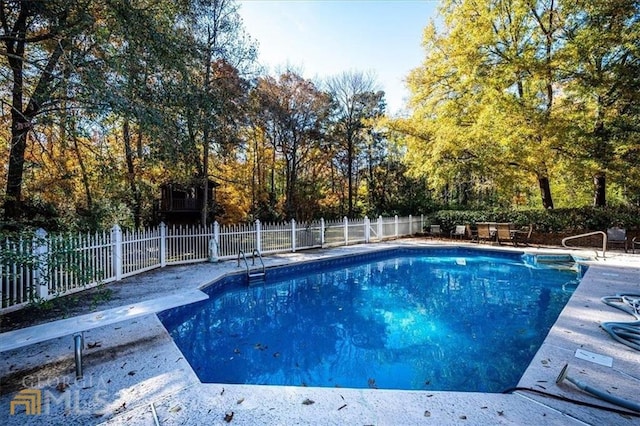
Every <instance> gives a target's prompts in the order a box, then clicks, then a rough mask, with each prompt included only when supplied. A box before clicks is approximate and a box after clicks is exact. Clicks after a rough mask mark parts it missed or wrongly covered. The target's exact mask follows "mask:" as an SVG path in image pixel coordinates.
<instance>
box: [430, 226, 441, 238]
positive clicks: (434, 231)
mask: <svg viewBox="0 0 640 426" xmlns="http://www.w3.org/2000/svg"><path fill="white" fill-rule="evenodd" d="M429 235H431V237H440V235H442V230H441V229H440V225H430V226H429Z"/></svg>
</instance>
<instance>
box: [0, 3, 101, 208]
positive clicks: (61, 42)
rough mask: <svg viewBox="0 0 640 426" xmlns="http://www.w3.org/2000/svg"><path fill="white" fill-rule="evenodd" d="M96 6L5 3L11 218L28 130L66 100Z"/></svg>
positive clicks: (1, 6)
mask: <svg viewBox="0 0 640 426" xmlns="http://www.w3.org/2000/svg"><path fill="white" fill-rule="evenodd" d="M91 11H92V2H91V1H88V0H87V1H78V2H67V1H64V0H51V1H11V0H2V1H1V2H0V25H1V28H2V34H1V35H0V39H2V43H3V47H4V49H3V52H2V55H3V57H4V58H6V61H7V63H8V64H9V67H10V68H11V77H10V79H11V80H10V81H11V82H10V84H9V85H7V86H10V87H7V86H5V87H3V89H2V90H3V95H2V96H3V103H4V104H6V105H8V107H9V109H10V116H11V141H10V146H11V150H10V153H9V164H8V170H7V186H6V193H5V201H4V211H5V218H6V219H8V220H15V219H17V218H18V217H19V215H20V209H21V203H22V179H23V173H24V165H25V152H26V149H27V138H28V134H29V132H30V131H31V130H32V129H33V127H34V125H35V120H36V118H37V117H38V116H39V115H42V114H43V113H46V112H49V111H50V110H51V109H53V108H55V106H56V105H57V103H58V102H59V101H60V100H61V99H62V95H63V94H62V93H60V92H59V90H58V89H59V86H58V83H59V82H60V79H61V77H62V76H63V75H64V74H65V73H64V70H65V68H66V67H67V66H70V65H71V64H69V63H68V62H67V61H68V59H67V58H69V53H70V52H69V51H70V50H71V49H73V48H74V41H76V38H77V37H78V36H79V35H81V34H83V33H85V32H86V31H87V30H88V29H89V28H91V27H92V25H93V24H94V20H93V18H92V16H91V13H90V12H91ZM7 89H8V90H7ZM5 90H7V91H6V92H5ZM29 94H30V96H29ZM5 96H6V97H5Z"/></svg>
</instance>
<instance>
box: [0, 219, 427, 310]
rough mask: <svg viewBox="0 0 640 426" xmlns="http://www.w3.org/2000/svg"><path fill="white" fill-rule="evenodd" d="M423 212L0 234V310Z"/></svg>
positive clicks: (362, 236) (380, 234)
mask: <svg viewBox="0 0 640 426" xmlns="http://www.w3.org/2000/svg"><path fill="white" fill-rule="evenodd" d="M424 226H425V224H424V216H420V217H413V216H408V217H402V218H399V217H398V216H395V217H391V218H383V217H379V218H378V219H377V220H373V221H372V220H370V219H368V218H366V217H365V218H364V219H357V220H353V219H352V220H349V219H347V218H346V217H345V218H344V219H343V220H337V221H325V220H323V219H321V220H319V221H314V222H309V223H298V222H296V221H295V220H292V221H291V222H286V223H273V224H268V223H261V222H260V221H258V220H257V221H255V223H252V224H236V225H220V224H218V223H217V222H215V223H214V224H213V225H211V226H210V227H201V226H179V227H168V226H166V225H164V224H162V223H161V224H160V225H159V226H157V227H151V228H146V229H143V230H122V229H121V228H120V227H119V226H118V225H116V226H114V227H113V228H111V230H110V231H109V232H102V233H95V234H75V235H48V234H47V233H46V231H44V230H43V229H39V230H38V231H36V233H35V235H34V236H33V237H32V238H22V239H18V240H15V239H9V238H6V239H5V241H4V244H3V245H2V247H0V273H1V277H2V287H1V289H0V290H1V293H0V297H1V299H2V306H1V307H0V313H5V312H9V311H12V310H15V309H19V308H21V307H24V306H26V305H27V304H28V303H30V302H33V301H35V300H48V299H52V298H55V297H59V296H63V295H67V294H71V293H74V292H77V291H81V290H84V289H87V288H90V287H94V286H97V285H100V284H103V283H108V282H111V281H117V280H121V279H122V278H124V277H128V276H132V275H135V274H140V273H142V272H145V271H148V270H150V269H154V268H161V267H164V266H166V265H177V264H186V263H194V262H204V261H207V260H208V261H211V262H215V261H218V260H223V259H235V258H237V257H238V255H239V253H240V251H243V252H245V253H247V254H250V253H252V252H253V250H258V251H259V252H260V253H262V254H270V253H282V252H295V251H297V250H304V249H310V248H319V247H329V246H337V245H349V244H358V243H369V242H377V241H382V240H386V239H393V238H398V237H402V236H409V235H414V234H416V233H419V232H422V230H423V229H424Z"/></svg>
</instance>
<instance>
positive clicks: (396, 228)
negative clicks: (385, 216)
mask: <svg viewBox="0 0 640 426" xmlns="http://www.w3.org/2000/svg"><path fill="white" fill-rule="evenodd" d="M394 220H395V225H396V226H395V231H396V238H398V215H395V216H394Z"/></svg>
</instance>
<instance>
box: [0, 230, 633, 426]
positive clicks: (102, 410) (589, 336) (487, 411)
mask: <svg viewBox="0 0 640 426" xmlns="http://www.w3.org/2000/svg"><path fill="white" fill-rule="evenodd" d="M436 244H438V245H443V244H446V245H450V246H470V247H478V245H477V244H473V245H471V244H467V243H457V242H451V241H445V242H443V241H437V240H435V241H434V240H424V239H407V240H398V241H394V242H388V243H379V244H363V245H354V246H347V247H336V248H330V249H322V250H312V251H304V252H298V253H288V254H279V255H269V256H265V258H264V260H265V264H266V266H267V267H270V266H276V265H284V264H288V263H291V262H302V261H309V260H316V259H320V258H327V257H334V256H344V255H349V254H355V253H361V252H366V251H371V250H379V249H386V248H389V247H396V246H399V245H400V246H404V245H427V246H432V245H436ZM479 247H482V248H487V249H495V248H496V247H490V246H488V245H479ZM499 249H501V250H514V249H513V248H507V247H504V246H503V247H500V248H499ZM517 250H519V251H522V250H524V251H527V252H532V253H548V252H552V253H557V252H558V251H559V250H555V249H550V248H533V247H531V248H525V249H517ZM564 252H566V250H564ZM572 253H574V254H578V255H580V254H584V255H593V251H591V252H587V251H585V252H580V251H572ZM243 270H244V266H243V265H241V266H240V267H238V266H237V262H236V261H235V260H230V261H224V262H220V263H199V264H192V265H183V266H172V267H167V268H164V269H157V270H153V271H151V272H147V273H145V274H142V275H139V276H135V277H131V278H127V279H125V280H122V281H119V282H115V283H111V284H109V285H108V288H109V289H111V296H110V298H108V299H106V300H97V301H96V303H94V304H93V306H92V307H93V308H94V309H98V310H103V309H108V308H113V307H118V306H123V305H127V304H131V303H135V302H139V301H142V300H146V299H152V298H157V297H162V296H167V295H172V294H178V293H180V292H182V291H184V290H186V289H190V290H191V289H196V288H201V287H203V286H206V285H207V284H208V283H210V282H212V281H214V280H215V279H217V278H219V277H221V276H223V275H226V274H228V273H233V272H242V271H243ZM617 293H627V294H640V254H639V255H631V254H628V255H625V254H623V253H620V252H616V253H608V254H607V259H606V260H604V261H603V260H601V261H598V262H591V263H590V266H589V269H588V271H587V273H586V274H585V276H584V278H583V279H582V282H581V283H580V285H579V286H578V288H577V289H576V291H575V293H574V294H573V296H572V297H571V300H570V301H569V303H568V304H567V306H566V307H565V308H564V310H563V311H562V313H561V315H560V317H559V318H558V320H557V322H556V323H555V325H554V326H553V328H552V329H551V331H550V333H549V335H548V336H547V338H546V339H545V341H544V343H543V345H542V347H541V348H540V350H539V351H538V352H537V354H536V356H535V357H534V359H533V361H532V362H531V364H530V365H529V367H528V369H527V370H526V372H525V374H524V375H523V377H522V379H521V380H520V382H519V384H518V386H519V387H523V388H531V389H535V390H538V391H542V392H547V393H550V394H554V395H560V396H563V397H566V398H569V399H572V400H578V401H583V402H588V403H591V404H597V405H600V406H607V407H611V408H616V409H619V410H624V409H623V408H621V407H616V406H614V405H611V404H608V403H606V402H604V401H602V400H599V399H597V398H595V397H593V396H591V395H589V394H587V393H585V392H583V391H581V390H579V389H578V388H577V387H575V386H574V385H572V384H570V383H568V382H565V383H563V384H560V385H557V384H556V383H555V380H556V377H557V376H558V374H559V373H560V371H561V369H562V367H563V366H564V365H565V364H569V375H570V376H572V377H575V378H578V379H580V380H581V381H583V382H586V383H587V384H589V385H591V386H593V387H596V388H598V389H602V390H604V391H605V392H608V393H610V394H613V395H616V396H618V397H622V398H625V399H628V400H632V401H635V402H636V403H639V402H640V396H639V395H640V392H639V390H640V352H638V351H634V350H633V349H631V348H629V347H627V346H625V345H623V344H621V343H618V342H616V341H615V340H613V339H612V338H611V337H610V336H609V335H608V334H607V333H606V332H605V331H604V330H602V328H600V326H599V325H600V323H601V322H604V321H620V322H631V321H633V320H634V318H633V317H632V316H631V315H628V314H626V313H624V312H622V311H621V310H618V309H615V308H613V307H610V306H608V305H606V304H604V303H602V302H601V301H600V298H601V297H603V296H611V295H615V294H617ZM90 308H91V307H89V306H87V307H86V309H87V312H88V310H89V309H90ZM83 313H86V312H83ZM75 314H78V313H74V315H75ZM85 342H86V348H85V351H84V379H82V380H78V381H76V379H75V370H74V358H73V339H72V336H71V335H69V336H66V337H61V338H57V339H53V340H49V341H46V342H42V343H38V344H34V345H30V346H26V347H23V348H21V349H15V350H11V351H7V352H4V353H3V357H2V362H1V363H0V383H1V391H0V421H2V424H8V425H24V424H78V425H88V424H108V425H120V424H122V425H125V424H126V425H131V424H134V425H154V424H160V425H174V424H187V425H192V424H207V425H211V424H232V425H233V424H236V425H255V424H269V425H272V424H275V425H280V424H282V425H285V424H286V425H288V424H335V425H346V424H349V425H409V424H434V425H435V424H437V425H442V424H465V425H486V424H517V425H523V424H531V425H537V424H541V423H545V424H552V425H553V424H557V425H566V424H576V425H579V424H594V425H595V424H607V425H632V424H638V421H639V419H638V417H632V416H629V415H624V414H619V413H614V412H609V411H605V410H601V409H598V408H593V407H588V406H583V405H578V404H576V403H574V402H567V401H563V400H558V399H553V398H550V397H547V396H543V395H539V394H536V393H533V392H530V391H516V392H514V393H511V394H486V393H465V392H439V391H390V390H381V389H347V388H312V387H283V386H253V385H252V386H249V385H228V384H202V383H200V381H199V380H198V378H197V377H196V375H195V373H194V372H193V371H192V369H191V367H190V366H189V364H188V363H187V362H186V360H185V359H184V357H183V356H182V354H181V353H180V351H179V350H178V348H177V347H176V345H175V344H174V342H173V340H172V339H171V338H170V336H169V335H168V333H167V332H166V330H165V329H164V327H163V326H162V324H161V323H160V321H159V320H158V318H157V316H156V315H155V314H152V315H147V316H143V317H140V318H137V319H135V320H128V321H124V322H121V323H118V324H113V325H109V326H104V327H99V328H95V329H92V330H89V331H87V332H85ZM577 351H578V352H577ZM577 353H578V354H579V355H580V356H581V357H582V358H589V357H590V354H596V355H594V357H595V358H593V359H591V360H585V359H582V358H578V357H576V354H577ZM597 355H601V356H604V357H610V359H611V360H612V366H611V367H609V366H604V365H600V364H597V363H595V362H593V361H598V360H599V358H598V357H597ZM24 390H32V391H33V390H35V391H37V393H38V394H39V395H40V397H41V398H42V400H41V412H40V414H32V415H28V414H26V413H25V406H23V405H17V404H16V405H15V406H14V414H11V403H12V401H13V400H14V398H16V396H17V395H18V392H20V391H24Z"/></svg>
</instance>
